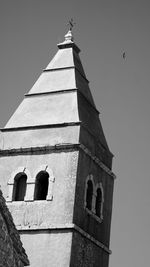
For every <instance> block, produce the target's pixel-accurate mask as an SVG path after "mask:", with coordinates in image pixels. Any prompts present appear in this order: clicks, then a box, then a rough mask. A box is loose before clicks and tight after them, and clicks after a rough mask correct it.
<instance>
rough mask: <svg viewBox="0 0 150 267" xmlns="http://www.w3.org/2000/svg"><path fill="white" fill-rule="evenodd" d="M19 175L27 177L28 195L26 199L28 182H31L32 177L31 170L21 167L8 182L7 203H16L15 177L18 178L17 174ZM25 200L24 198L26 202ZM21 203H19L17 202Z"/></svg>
mask: <svg viewBox="0 0 150 267" xmlns="http://www.w3.org/2000/svg"><path fill="white" fill-rule="evenodd" d="M19 173H24V174H25V175H26V176H27V181H26V193H25V198H26V194H27V187H28V182H29V180H31V175H30V172H29V170H28V169H27V168H26V167H23V166H22V167H19V168H17V169H16V170H15V171H13V172H12V173H11V175H10V179H9V181H8V183H7V184H8V196H7V198H6V201H7V202H12V201H13V202H16V201H15V200H13V189H14V186H15V177H16V176H17V174H19ZM25 198H24V201H25ZM17 202H19V201H17Z"/></svg>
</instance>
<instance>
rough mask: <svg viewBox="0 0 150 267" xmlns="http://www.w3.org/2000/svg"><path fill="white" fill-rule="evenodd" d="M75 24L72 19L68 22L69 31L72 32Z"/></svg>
mask: <svg viewBox="0 0 150 267" xmlns="http://www.w3.org/2000/svg"><path fill="white" fill-rule="evenodd" d="M75 24H76V23H75V22H74V21H73V18H71V20H69V22H68V24H67V25H69V30H70V31H72V28H73V27H74V25H75Z"/></svg>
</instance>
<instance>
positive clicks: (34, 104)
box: [0, 28, 115, 267]
mask: <svg viewBox="0 0 150 267" xmlns="http://www.w3.org/2000/svg"><path fill="white" fill-rule="evenodd" d="M79 52H80V49H79V48H78V46H77V45H76V44H75V42H74V40H73V36H72V29H71V28H70V30H69V31H68V33H67V34H66V35H65V40H64V42H62V43H60V44H58V52H57V53H56V55H55V56H54V58H53V59H52V60H51V62H50V63H49V64H48V66H47V67H46V69H44V70H43V73H42V74H41V76H40V77H39V78H38V80H37V81H36V83H35V84H34V86H33V87H32V88H31V90H30V91H29V92H28V93H27V94H26V95H25V98H24V100H23V101H22V103H21V104H20V106H19V107H18V109H17V110H16V111H15V113H14V114H13V116H12V117H11V118H10V120H9V121H8V123H7V124H6V126H5V127H4V128H3V129H1V132H0V184H1V188H2V191H3V194H4V196H5V197H6V198H7V205H8V207H9V210H10V211H11V214H12V216H13V219H14V222H15V225H16V227H17V229H18V230H19V232H20V234H21V240H22V242H23V246H24V248H25V250H26V253H27V255H28V257H29V261H30V264H31V265H30V266H31V267H37V266H38V267H48V266H51V267H99V266H101V267H108V260H109V255H110V253H111V251H110V249H109V239H110V225H111V213H112V198H113V184H114V178H115V175H114V174H113V172H112V170H111V168H112V157H113V155H112V153H111V152H110V150H109V148H108V145H107V142H106V139H105V136H104V133H103V129H102V126H101V122H100V119H99V112H98V110H97V109H96V107H95V104H94V100H93V97H92V95H91V91H90V88H89V81H88V80H87V78H86V75H85V72H84V69H83V66H82V63H81V60H80V57H79Z"/></svg>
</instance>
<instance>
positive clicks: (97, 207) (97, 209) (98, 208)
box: [95, 188, 102, 217]
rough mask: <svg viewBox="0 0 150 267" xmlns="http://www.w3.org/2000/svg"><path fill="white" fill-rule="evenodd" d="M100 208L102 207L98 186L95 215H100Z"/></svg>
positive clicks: (100, 192)
mask: <svg viewBox="0 0 150 267" xmlns="http://www.w3.org/2000/svg"><path fill="white" fill-rule="evenodd" d="M101 208H102V191H101V189H100V188H98V189H97V196H96V204H95V210H96V215H97V216H98V217H100V216H101Z"/></svg>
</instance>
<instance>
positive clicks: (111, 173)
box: [80, 144, 116, 179]
mask: <svg viewBox="0 0 150 267" xmlns="http://www.w3.org/2000/svg"><path fill="white" fill-rule="evenodd" d="M80 148H81V149H82V150H83V151H84V153H85V154H87V155H88V156H89V157H90V158H91V159H92V160H93V161H94V162H95V163H96V164H97V165H98V166H99V167H100V168H101V169H103V170H104V171H105V172H106V173H108V174H109V175H110V176H111V177H112V178H113V179H116V175H115V174H114V173H113V172H112V171H111V170H110V169H109V168H108V167H107V166H106V165H105V164H104V163H103V162H102V161H100V159H99V158H98V157H96V156H95V155H92V153H91V151H90V150H89V149H88V148H87V147H86V146H85V145H83V144H80Z"/></svg>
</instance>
